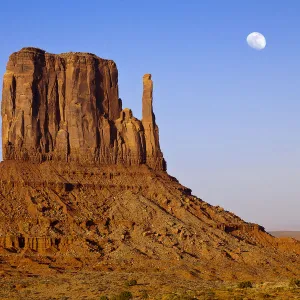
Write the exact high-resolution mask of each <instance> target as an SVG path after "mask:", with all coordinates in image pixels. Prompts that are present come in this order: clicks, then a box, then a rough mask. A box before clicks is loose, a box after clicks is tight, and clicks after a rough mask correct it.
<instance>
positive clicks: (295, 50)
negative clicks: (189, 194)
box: [0, 0, 300, 230]
mask: <svg viewBox="0 0 300 300" xmlns="http://www.w3.org/2000/svg"><path fill="white" fill-rule="evenodd" d="M299 11H300V2H299V1H297V0H287V1H283V0H282V1H276V0H265V1H250V0H249V1H240V0H228V1H223V0H209V1H208V0H205V1H199V0H189V1H176V0H173V1H169V0H164V1H161V0H160V1H159V0H153V1H150V2H149V1H140V0H139V1H136V0H128V1H125V0H119V1H117V0H110V1H95V0H94V1H93V0H90V1H76V0H74V1H67V0H65V1H61V0H60V1H57V0H52V1H30V0H28V1H23V0H22V1H20V0H16V1H13V2H11V1H6V0H4V1H2V2H1V6H0V35H1V40H2V45H1V47H0V74H1V80H2V75H3V73H4V72H5V65H6V62H7V60H8V56H9V55H10V54H11V53H12V52H14V51H18V50H19V49H21V48H22V47H24V46H36V47H39V48H42V49H45V50H47V51H48V52H52V53H61V52H68V51H84V52H92V53H95V54H97V55H98V56H100V57H103V58H110V59H113V60H114V61H115V62H116V63H117V66H118V69H119V88H120V97H121V98H122V100H123V105H124V107H130V108H132V110H133V113H134V115H135V116H136V117H139V118H140V117H141V93H142V76H143V74H145V73H151V74H152V76H153V81H154V89H155V90H154V97H155V99H154V108H155V114H156V117H157V123H158V125H159V128H160V139H161V147H162V150H163V152H164V155H165V157H166V160H167V162H168V171H169V173H170V174H171V175H173V176H175V177H177V178H178V179H179V180H180V182H181V183H182V184H184V185H186V186H188V187H190V188H192V190H193V193H194V194H195V195H197V196H199V197H201V198H202V199H203V200H205V201H207V202H209V203H211V204H214V205H220V206H222V207H224V208H225V209H227V210H230V211H232V212H234V213H236V214H238V215H239V216H241V217H242V218H243V219H245V220H246V221H250V222H257V223H259V224H261V225H263V226H265V227H266V228H267V229H268V230H272V229H282V230H300V218H299V210H300V185H299V178H300V159H299V154H300V139H299V138H300V134H299V133H300V121H299V111H300V101H299V100H300V84H299V82H300V59H299V58H300V39H299V33H300V19H299ZM253 31H259V32H261V33H262V34H264V35H265V37H266V39H267V47H266V48H265V49H264V50H263V51H256V50H253V49H251V48H250V47H248V46H247V44H246V37H247V35H248V34H249V33H250V32H253Z"/></svg>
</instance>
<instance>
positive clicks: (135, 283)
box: [125, 279, 137, 286]
mask: <svg viewBox="0 0 300 300" xmlns="http://www.w3.org/2000/svg"><path fill="white" fill-rule="evenodd" d="M125 285H126V286H134V285H137V281H136V280H135V279H131V280H128V281H126V282H125Z"/></svg>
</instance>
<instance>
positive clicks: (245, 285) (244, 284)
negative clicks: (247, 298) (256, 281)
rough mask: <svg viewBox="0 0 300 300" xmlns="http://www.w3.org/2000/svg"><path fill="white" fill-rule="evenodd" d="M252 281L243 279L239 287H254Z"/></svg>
mask: <svg viewBox="0 0 300 300" xmlns="http://www.w3.org/2000/svg"><path fill="white" fill-rule="evenodd" d="M252 287H253V285H252V282H251V281H242V282H240V283H239V284H238V288H239V289H247V288H252Z"/></svg>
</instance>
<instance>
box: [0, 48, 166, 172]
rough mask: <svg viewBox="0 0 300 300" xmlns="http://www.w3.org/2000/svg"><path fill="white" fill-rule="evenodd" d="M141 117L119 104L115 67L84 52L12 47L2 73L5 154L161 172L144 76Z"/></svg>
mask: <svg viewBox="0 0 300 300" xmlns="http://www.w3.org/2000/svg"><path fill="white" fill-rule="evenodd" d="M143 83H144V92H143V121H142V122H141V121H139V120H138V119H136V118H134V117H133V115H132V112H131V110H129V109H124V110H122V103H121V100H120V99H119V91H118V70H117V67H116V64H115V63H114V62H113V61H112V60H105V59H101V58H99V57H97V56H95V55H93V54H89V53H66V54H60V55H54V54H49V53H46V52H45V51H43V50H40V49H36V48H23V49H22V50H21V51H19V52H16V53H13V54H12V55H11V56H10V58H9V61H8V64H7V69H6V73H5V75H4V79H3V93H2V122H3V124H2V136H3V140H2V143H3V158H4V160H10V159H14V160H29V161H34V162H42V161H45V160H54V161H76V162H79V163H83V164H86V163H89V164H90V163H92V164H119V163H120V164H125V165H133V164H134V165H136V164H145V163H146V164H147V165H148V166H149V167H151V168H153V169H156V170H165V169H166V163H165V160H164V158H163V154H162V152H161V150H160V147H159V137H158V127H157V125H156V123H155V117H154V113H153V108H152V88H153V84H152V80H151V75H149V74H147V75H145V76H144V78H143Z"/></svg>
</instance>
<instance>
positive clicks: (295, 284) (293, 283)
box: [289, 278, 300, 287]
mask: <svg viewBox="0 0 300 300" xmlns="http://www.w3.org/2000/svg"><path fill="white" fill-rule="evenodd" d="M289 286H290V287H300V280H299V279H296V278H292V279H291V280H290V283H289Z"/></svg>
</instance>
